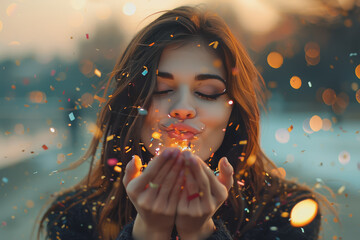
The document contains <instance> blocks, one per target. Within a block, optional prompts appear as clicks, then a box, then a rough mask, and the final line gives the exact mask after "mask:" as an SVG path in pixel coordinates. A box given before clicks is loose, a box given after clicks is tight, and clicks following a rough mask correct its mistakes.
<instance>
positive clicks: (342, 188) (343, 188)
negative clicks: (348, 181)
mask: <svg viewBox="0 0 360 240" xmlns="http://www.w3.org/2000/svg"><path fill="white" fill-rule="evenodd" d="M344 191H345V186H344V185H343V186H341V187H340V188H339V189H338V191H337V193H338V194H339V195H341V194H342V193H343V192H344Z"/></svg>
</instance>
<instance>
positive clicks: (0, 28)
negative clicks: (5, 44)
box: [0, 20, 3, 32]
mask: <svg viewBox="0 0 360 240" xmlns="http://www.w3.org/2000/svg"><path fill="white" fill-rule="evenodd" d="M2 29H3V23H2V21H1V20H0V32H1V31H2Z"/></svg>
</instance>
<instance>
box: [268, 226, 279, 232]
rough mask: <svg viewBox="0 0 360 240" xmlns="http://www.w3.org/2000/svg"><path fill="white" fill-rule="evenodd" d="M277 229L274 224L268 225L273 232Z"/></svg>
mask: <svg viewBox="0 0 360 240" xmlns="http://www.w3.org/2000/svg"><path fill="white" fill-rule="evenodd" d="M277 230H278V228H277V227H276V226H271V227H270V231H273V232H275V231H277Z"/></svg>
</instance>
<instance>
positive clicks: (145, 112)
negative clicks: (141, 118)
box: [138, 108, 148, 115]
mask: <svg viewBox="0 0 360 240" xmlns="http://www.w3.org/2000/svg"><path fill="white" fill-rule="evenodd" d="M138 112H139V114H140V115H147V114H148V112H147V111H146V110H145V109H143V108H138Z"/></svg>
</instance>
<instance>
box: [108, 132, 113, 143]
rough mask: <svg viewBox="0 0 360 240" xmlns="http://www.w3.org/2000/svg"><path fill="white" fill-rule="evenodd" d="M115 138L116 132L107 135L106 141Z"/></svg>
mask: <svg viewBox="0 0 360 240" xmlns="http://www.w3.org/2000/svg"><path fill="white" fill-rule="evenodd" d="M113 139H114V134H113V135H110V136H107V137H106V141H107V142H108V141H111V140H113Z"/></svg>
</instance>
